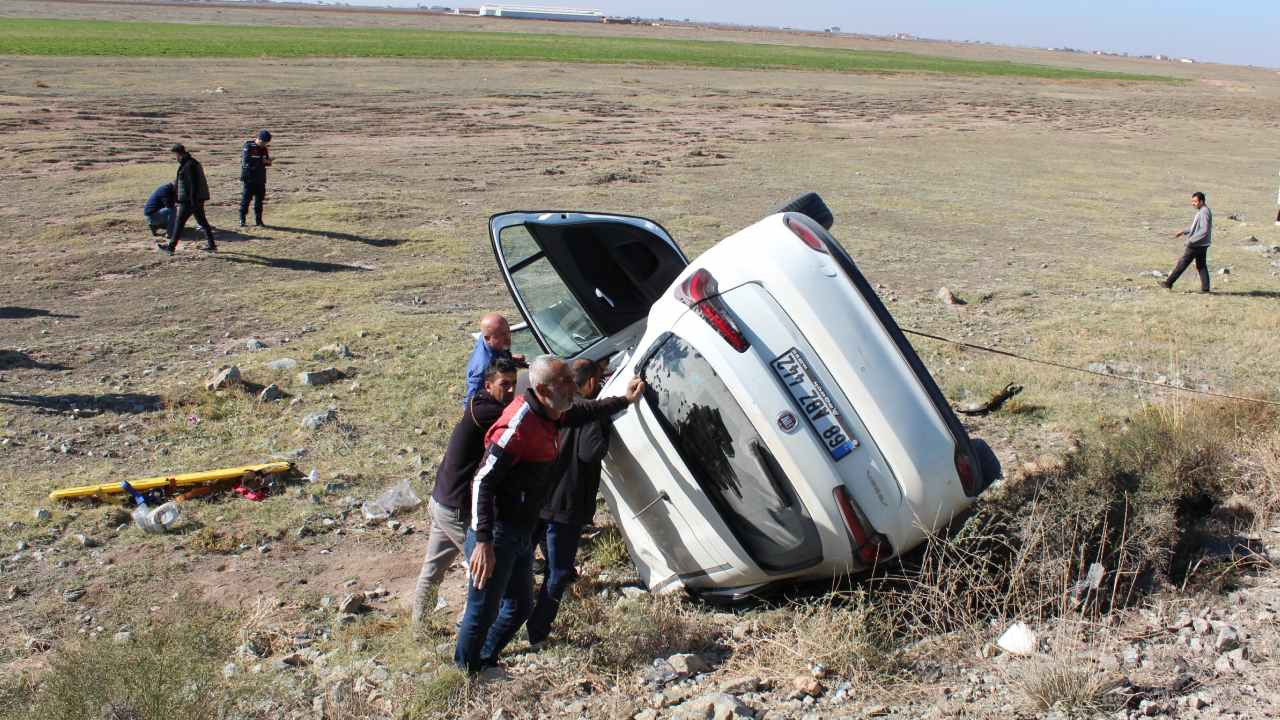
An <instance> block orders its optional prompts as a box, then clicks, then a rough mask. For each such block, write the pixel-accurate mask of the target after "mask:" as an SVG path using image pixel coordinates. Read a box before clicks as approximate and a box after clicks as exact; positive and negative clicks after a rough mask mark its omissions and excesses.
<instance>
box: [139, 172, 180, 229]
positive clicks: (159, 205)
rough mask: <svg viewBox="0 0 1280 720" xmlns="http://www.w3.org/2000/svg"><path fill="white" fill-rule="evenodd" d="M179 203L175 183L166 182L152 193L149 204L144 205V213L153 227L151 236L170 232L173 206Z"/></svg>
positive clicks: (148, 200)
mask: <svg viewBox="0 0 1280 720" xmlns="http://www.w3.org/2000/svg"><path fill="white" fill-rule="evenodd" d="M176 203H177V191H176V190H174V187H173V183H165V184H163V185H161V186H160V187H158V188H156V189H155V192H153V193H151V197H149V198H147V204H146V205H143V206H142V214H143V216H144V217H146V218H147V225H148V226H150V227H151V236H152V237H155V236H156V235H159V234H160V233H166V234H167V233H168V232H169V223H171V222H173V206H174V205H175V204H176Z"/></svg>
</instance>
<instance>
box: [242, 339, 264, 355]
mask: <svg viewBox="0 0 1280 720" xmlns="http://www.w3.org/2000/svg"><path fill="white" fill-rule="evenodd" d="M244 346H245V348H246V349H247V350H248V351H249V352H257V351H258V350H264V349H266V347H267V344H266V343H264V342H262V341H261V340H259V339H258V338H249V339H248V340H247V341H245V344H244Z"/></svg>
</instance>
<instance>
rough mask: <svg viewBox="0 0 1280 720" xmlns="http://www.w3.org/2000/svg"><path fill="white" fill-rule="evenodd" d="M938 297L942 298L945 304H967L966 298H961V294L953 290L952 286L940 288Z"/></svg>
mask: <svg viewBox="0 0 1280 720" xmlns="http://www.w3.org/2000/svg"><path fill="white" fill-rule="evenodd" d="M938 299H939V300H941V301H942V304H944V305H964V304H965V302H964V300H961V299H960V297H959V296H957V295H956V294H955V293H953V292H951V289H950V288H945V287H942V288H938Z"/></svg>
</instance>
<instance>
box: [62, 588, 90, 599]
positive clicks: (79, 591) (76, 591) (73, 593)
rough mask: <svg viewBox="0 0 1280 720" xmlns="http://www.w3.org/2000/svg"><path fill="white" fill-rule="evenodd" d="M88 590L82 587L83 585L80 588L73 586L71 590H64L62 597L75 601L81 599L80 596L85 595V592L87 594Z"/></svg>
mask: <svg viewBox="0 0 1280 720" xmlns="http://www.w3.org/2000/svg"><path fill="white" fill-rule="evenodd" d="M86 592H87V590H85V589H84V588H82V587H78V588H71V589H70V590H65V591H63V593H62V599H63V600H66V601H67V602H75V601H77V600H79V599H80V598H82V597H84V594H85V593H86Z"/></svg>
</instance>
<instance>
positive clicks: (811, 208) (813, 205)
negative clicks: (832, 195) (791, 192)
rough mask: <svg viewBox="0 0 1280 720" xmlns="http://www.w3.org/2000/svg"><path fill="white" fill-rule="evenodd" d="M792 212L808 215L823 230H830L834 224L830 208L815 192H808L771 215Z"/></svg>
mask: <svg viewBox="0 0 1280 720" xmlns="http://www.w3.org/2000/svg"><path fill="white" fill-rule="evenodd" d="M785 212H794V213H800V214H801V215H808V216H809V217H810V218H812V219H813V221H814V222H816V223H818V224H819V225H821V226H822V227H823V229H825V230H830V229H831V226H832V225H833V224H834V223H835V221H836V219H835V216H834V215H832V214H831V208H829V207H827V204H826V203H825V202H823V201H822V198H821V197H820V196H819V195H818V193H815V192H809V193H805V194H803V195H801V196H800V197H798V198H796V199H795V200H792V201H791V202H789V203H787V204H785V205H783V206H781V207H779V208H778V209H777V210H774V211H773V212H772V213H770V214H771V215H773V214H777V213H785Z"/></svg>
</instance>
